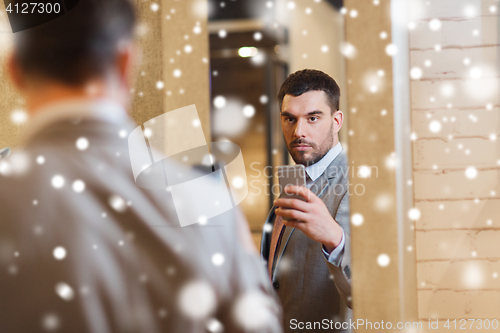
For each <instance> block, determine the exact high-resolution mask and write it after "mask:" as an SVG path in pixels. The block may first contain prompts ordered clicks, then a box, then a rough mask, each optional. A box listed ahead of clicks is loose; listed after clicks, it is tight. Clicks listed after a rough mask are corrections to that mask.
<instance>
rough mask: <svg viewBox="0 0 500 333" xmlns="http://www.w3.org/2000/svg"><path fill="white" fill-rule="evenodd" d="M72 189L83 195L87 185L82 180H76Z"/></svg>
mask: <svg viewBox="0 0 500 333" xmlns="http://www.w3.org/2000/svg"><path fill="white" fill-rule="evenodd" d="M72 188H73V191H75V192H76V193H82V192H83V191H85V183H84V182H83V180H80V179H78V180H75V181H74V182H73V185H72Z"/></svg>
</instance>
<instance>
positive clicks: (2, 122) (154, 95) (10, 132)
mask: <svg viewBox="0 0 500 333" xmlns="http://www.w3.org/2000/svg"><path fill="white" fill-rule="evenodd" d="M135 3H136V4H137V9H138V13H139V21H140V24H139V26H138V30H137V31H138V42H139V44H140V46H141V48H142V65H141V66H140V68H138V69H137V73H138V76H137V81H136V84H135V87H134V89H133V90H132V92H131V93H132V94H134V102H133V107H132V110H131V115H132V117H133V118H134V119H135V120H136V121H137V122H138V123H142V122H144V121H147V120H149V119H151V118H152V117H154V116H157V115H160V114H163V113H165V112H167V111H171V110H174V109H177V108H179V107H182V106H186V105H190V104H196V107H197V109H198V114H199V116H200V120H201V123H202V127H203V131H204V134H205V138H206V139H207V142H210V140H209V139H210V124H209V115H210V114H209V77H208V68H209V67H208V66H209V65H208V59H209V56H208V34H207V28H206V25H207V16H206V15H205V14H206V11H205V10H204V8H206V6H205V5H206V1H204V0H190V1H182V2H178V1H175V0H162V1H161V2H159V4H160V7H159V10H157V11H153V10H152V9H151V4H152V3H151V2H144V1H139V0H135ZM3 9H4V4H3V2H1V3H0V13H1V12H2V10H3ZM200 9H201V10H200ZM3 13H4V12H3ZM167 15H168V16H169V17H170V19H167ZM6 23H7V17H6V15H0V25H4V26H5V24H6ZM197 25H199V26H200V28H201V33H199V34H196V33H194V31H193V28H194V27H195V26H197ZM0 31H2V29H0ZM11 37H12V35H11V33H1V32H0V43H1V44H0V45H1V47H0V94H1V95H2V98H1V99H0V148H1V147H4V146H11V147H17V146H18V145H19V142H20V141H19V139H20V136H21V135H22V132H23V129H24V125H16V124H14V123H13V122H12V121H11V114H12V112H13V111H14V110H17V109H23V101H22V98H21V96H19V95H18V94H17V93H16V92H15V91H14V89H13V87H12V85H11V84H10V82H9V81H8V80H7V76H6V72H5V66H4V63H5V55H6V54H7V52H8V48H7V47H5V46H7V45H8V44H9V41H10V40H11ZM186 45H190V46H191V47H192V51H191V52H190V53H187V52H185V50H184V47H185V46H186ZM171 59H172V60H173V62H172V61H171ZM175 69H180V70H181V73H182V75H181V76H180V77H179V78H177V77H174V75H173V71H174V70H175ZM159 81H161V82H163V83H164V88H163V89H158V88H157V82H159ZM169 92H170V93H169Z"/></svg>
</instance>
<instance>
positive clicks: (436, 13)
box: [410, 0, 500, 332]
mask: <svg viewBox="0 0 500 333" xmlns="http://www.w3.org/2000/svg"><path fill="white" fill-rule="evenodd" d="M411 3H412V7H413V10H412V12H411V13H412V20H413V22H415V26H416V27H415V29H414V30H411V31H410V65H411V67H419V68H420V69H422V71H423V76H422V78H421V79H420V80H414V81H413V82H412V84H411V96H412V101H411V102H412V118H413V131H414V133H415V135H416V140H415V141H414V143H413V158H414V182H415V202H416V206H417V207H418V208H419V209H420V211H421V218H420V220H418V221H417V224H416V243H417V248H416V254H417V272H418V275H417V277H418V303H419V317H420V318H421V319H422V320H425V321H426V320H427V319H428V318H440V319H444V320H441V322H442V323H441V325H440V326H442V324H444V322H445V320H446V319H448V318H450V319H452V320H453V319H458V320H460V319H475V318H480V319H485V318H490V319H491V318H500V282H499V278H497V276H498V274H499V273H500V246H499V244H500V243H499V242H498V239H499V236H500V232H499V230H500V229H499V226H500V220H499V219H498V216H499V214H498V213H499V212H500V208H499V207H500V197H499V193H500V191H499V190H500V188H499V174H498V170H499V169H498V165H499V164H500V163H499V158H500V154H499V152H500V149H499V148H500V146H499V144H498V140H497V135H498V132H499V129H500V116H499V111H500V108H499V104H500V99H499V94H498V92H499V91H500V90H499V88H500V87H499V79H498V69H499V67H498V64H499V60H500V59H499V56H498V54H499V50H500V49H499V40H500V39H499V35H498V32H499V26H498V24H499V17H498V12H499V8H498V2H497V1H464V0H457V1H439V2H434V1H433V2H431V3H430V5H426V4H425V1H423V0H422V1H419V0H413V1H411ZM467 6H472V7H470V8H471V9H470V11H471V13H472V14H473V15H472V17H466V15H465V13H466V8H467ZM491 6H494V8H496V12H492V11H491V10H490V7H491ZM474 12H475V13H474ZM436 18H437V19H439V20H440V22H441V28H440V29H439V30H437V31H433V30H431V29H430V28H429V21H430V20H431V19H436ZM476 29H477V33H474V30H476ZM435 45H440V46H441V49H442V50H441V51H440V52H436V50H435ZM465 58H468V59H470V64H469V65H467V64H464V59H465ZM426 60H430V61H431V62H432V64H431V65H430V66H429V67H427V66H426V65H425V61H426ZM474 67H477V68H482V69H483V74H484V75H486V76H491V77H492V78H480V79H476V80H474V79H472V78H471V76H470V73H471V72H470V71H471V69H473V68H474ZM446 87H451V88H446ZM447 89H448V90H449V91H450V92H452V93H451V94H446V90H447ZM490 103H491V107H487V105H488V104H490ZM431 123H432V124H435V125H437V124H439V125H441V129H440V130H439V131H431V127H430V126H431ZM468 167H474V168H476V170H477V172H478V174H477V177H476V178H474V179H469V178H467V177H466V175H465V171H466V168H468ZM488 221H490V222H488ZM469 324H470V322H468V324H467V327H469ZM442 331H443V332H449V330H448V329H446V328H442ZM452 331H454V330H452ZM432 332H436V330H432Z"/></svg>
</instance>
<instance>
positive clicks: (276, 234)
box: [267, 172, 313, 280]
mask: <svg viewBox="0 0 500 333" xmlns="http://www.w3.org/2000/svg"><path fill="white" fill-rule="evenodd" d="M312 183H313V181H312V180H311V178H310V177H309V175H308V174H307V172H306V186H307V187H310V185H311V184H312ZM284 232H285V222H284V221H283V219H282V218H281V216H276V221H275V222H274V228H273V233H272V235H271V247H270V248H269V260H268V261H267V266H268V267H267V269H268V272H269V276H270V277H271V280H272V278H273V275H272V274H273V265H274V260H275V259H276V258H275V257H276V250H278V248H279V247H280V244H281V239H282V238H283V233H284Z"/></svg>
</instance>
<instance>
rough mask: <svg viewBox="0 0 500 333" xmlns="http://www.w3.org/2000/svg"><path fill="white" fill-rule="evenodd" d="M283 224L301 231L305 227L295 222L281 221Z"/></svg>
mask: <svg viewBox="0 0 500 333" xmlns="http://www.w3.org/2000/svg"><path fill="white" fill-rule="evenodd" d="M283 222H284V224H285V225H286V226H287V227H290V228H296V229H299V230H302V229H303V228H304V227H305V223H304V222H301V221H297V220H288V221H287V220H283Z"/></svg>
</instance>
